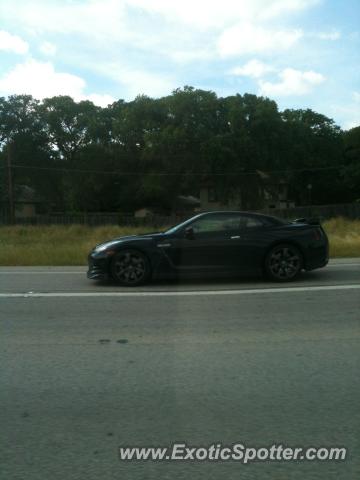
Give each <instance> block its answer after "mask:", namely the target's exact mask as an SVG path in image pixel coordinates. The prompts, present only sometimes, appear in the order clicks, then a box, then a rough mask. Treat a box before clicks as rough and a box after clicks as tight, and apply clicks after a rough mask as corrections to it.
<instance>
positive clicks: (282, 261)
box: [269, 247, 301, 279]
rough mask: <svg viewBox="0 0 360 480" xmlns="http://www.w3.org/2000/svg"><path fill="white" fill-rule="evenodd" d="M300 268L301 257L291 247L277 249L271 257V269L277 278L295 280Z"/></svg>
mask: <svg viewBox="0 0 360 480" xmlns="http://www.w3.org/2000/svg"><path fill="white" fill-rule="evenodd" d="M300 266H301V258H300V255H299V254H298V253H297V251H296V250H294V249H292V248H291V247H280V248H277V249H275V250H274V251H273V252H272V254H271V256H270V260H269V268H270V271H271V273H272V274H273V275H274V276H275V277H276V278H279V279H290V278H293V277H295V275H296V274H297V273H298V271H299V270H300Z"/></svg>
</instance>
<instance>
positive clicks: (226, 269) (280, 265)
mask: <svg viewBox="0 0 360 480" xmlns="http://www.w3.org/2000/svg"><path fill="white" fill-rule="evenodd" d="M328 259H329V246H328V239H327V236H326V233H325V232H324V230H323V229H322V227H321V225H320V223H319V222H318V221H306V220H305V219H300V220H296V221H294V222H287V221H284V220H281V219H279V218H275V217H271V216H267V215H261V214H255V213H246V212H229V211H226V212H224V211H221V212H208V213H201V214H199V215H196V216H195V217H192V218H190V219H189V220H186V221H185V222H183V223H180V224H179V225H176V226H175V227H173V228H170V230H167V231H165V232H162V233H148V234H144V235H133V236H127V237H120V238H116V239H114V240H111V241H108V242H105V243H102V244H100V245H97V246H96V247H95V248H94V249H93V250H92V251H91V252H90V254H89V257H88V261H89V270H88V273H87V276H88V278H91V279H103V278H109V277H110V278H113V279H114V280H115V281H117V282H118V283H120V284H121V285H126V286H135V285H140V284H143V283H145V282H147V281H149V280H150V279H151V278H170V277H180V276H184V275H185V274H186V275H200V276H204V275H209V274H210V275H224V274H225V275H240V274H249V273H254V272H259V273H260V272H262V273H265V274H266V275H267V276H268V277H269V278H270V279H272V280H276V281H280V282H284V281H289V280H293V279H294V278H295V277H296V276H297V275H298V274H299V273H300V271H301V270H313V269H315V268H320V267H324V266H325V265H326V264H327V263H328Z"/></svg>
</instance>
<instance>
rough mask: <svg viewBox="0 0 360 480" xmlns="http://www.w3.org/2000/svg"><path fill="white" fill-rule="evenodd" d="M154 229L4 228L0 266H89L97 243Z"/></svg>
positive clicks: (114, 227)
mask: <svg viewBox="0 0 360 480" xmlns="http://www.w3.org/2000/svg"><path fill="white" fill-rule="evenodd" d="M151 230H153V228H144V227H142V228H134V227H116V226H104V227H87V226H83V225H71V226H58V225H53V226H41V227H35V226H19V225H18V226H11V227H0V265H8V266H15V265H24V266H25V265H85V264H86V260H87V254H88V252H89V251H90V249H91V248H92V247H94V245H96V244H97V243H101V242H104V241H105V240H111V239H112V238H116V237H120V236H122V235H132V234H136V233H144V232H146V231H151Z"/></svg>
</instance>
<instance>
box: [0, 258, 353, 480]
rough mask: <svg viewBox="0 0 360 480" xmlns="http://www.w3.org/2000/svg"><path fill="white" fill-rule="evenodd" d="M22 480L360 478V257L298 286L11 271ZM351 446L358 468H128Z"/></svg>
mask: <svg viewBox="0 0 360 480" xmlns="http://www.w3.org/2000/svg"><path fill="white" fill-rule="evenodd" d="M0 329H1V330H0V342H1V348H0V352H1V353H0V355H1V357H0V365H1V367H0V372H1V375H0V382H1V383H0V402H1V403H0V405H1V408H0V420H1V436H0V442H1V443H0V447H1V450H0V456H1V458H0V471H1V474H0V475H1V478H4V479H6V480H12V479H23V480H50V479H51V480H53V479H54V480H56V479H61V480H63V479H66V480H72V479H81V480H82V479H84V480H92V479H94V480H95V479H96V480H98V479H101V480H108V479H111V480H112V479H130V480H132V479H134V480H137V479H139V480H140V479H141V480H142V479H156V480H157V479H160V480H161V479H184V480H185V479H191V480H192V479H194V480H197V479H204V480H205V479H206V480H208V479H209V480H211V479H214V480H215V479H216V480H217V479H226V480H227V479H229V480H232V479H260V480H266V479H276V480H281V479H299V480H300V479H301V480H303V479H307V480H308V479H326V480H328V479H330V480H331V479H346V480H348V479H358V478H360V454H359V451H360V408H359V405H360V381H359V371H360V348H359V339H360V259H349V260H339V261H337V262H331V264H330V265H329V266H328V267H327V268H326V269H323V270H319V271H314V272H310V273H307V274H304V275H303V276H302V277H301V278H300V280H298V281H297V282H294V283H292V284H291V285H286V286H284V285H281V286H280V285H278V284H271V283H265V282H263V281H262V280H261V279H256V278H254V279H240V280H239V279H237V280H232V281H225V280H221V281H219V280H212V281H203V282H201V281H183V282H181V283H175V282H158V283H156V284H154V285H150V286H146V287H142V288H137V289H131V290H129V289H124V288H119V287H116V286H114V285H111V284H110V285H109V284H97V283H93V282H90V281H88V280H86V278H85V277H84V269H83V268H70V267H63V268H34V267H28V268H25V267H21V268H20V267H18V268H9V267H2V268H0ZM174 442H186V443H187V444H189V445H194V446H195V445H197V446H207V445H210V444H213V443H221V444H223V445H231V444H234V443H243V444H245V445H247V446H268V445H272V444H282V445H289V446H303V447H308V446H345V447H347V448H348V457H347V459H346V460H345V461H344V462H295V463H288V462H277V463H269V462H266V463H253V464H250V465H246V466H245V465H242V464H240V463H238V462H204V463H195V462H186V463H185V462H173V463H170V462H163V463H155V462H133V463H125V462H121V461H120V460H119V457H118V447H119V446H120V445H132V446H135V445H149V446H152V445H155V446H170V445H171V444H172V443H174Z"/></svg>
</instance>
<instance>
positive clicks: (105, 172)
mask: <svg viewBox="0 0 360 480" xmlns="http://www.w3.org/2000/svg"><path fill="white" fill-rule="evenodd" d="M11 167H12V168H24V169H28V170H43V171H51V172H64V173H93V174H96V175H117V176H140V175H141V176H154V177H176V176H182V177H191V176H201V177H206V176H216V177H225V176H252V175H256V176H259V175H261V174H263V175H270V174H289V173H301V172H319V171H329V170H340V169H341V168H344V167H345V165H337V166H333V167H309V168H298V169H288V170H258V171H253V172H215V173H213V172H183V173H176V172H142V173H139V172H119V171H117V170H91V169H81V168H65V167H39V166H31V165H19V164H12V165H11Z"/></svg>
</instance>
